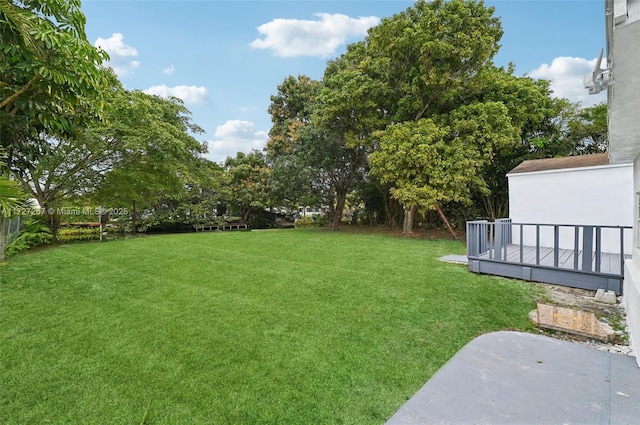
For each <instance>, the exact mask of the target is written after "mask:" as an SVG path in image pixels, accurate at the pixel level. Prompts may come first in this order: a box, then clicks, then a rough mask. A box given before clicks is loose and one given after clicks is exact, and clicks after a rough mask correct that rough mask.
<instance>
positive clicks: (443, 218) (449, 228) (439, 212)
mask: <svg viewBox="0 0 640 425" xmlns="http://www.w3.org/2000/svg"><path fill="white" fill-rule="evenodd" d="M436 211H437V212H438V215H439V216H440V218H441V219H442V222H443V223H444V225H445V227H446V228H447V230H448V231H449V233H451V236H453V239H455V240H458V236H456V233H455V232H454V231H453V229H452V228H451V225H450V224H449V220H447V216H445V215H444V213H443V212H442V210H441V209H440V205H436Z"/></svg>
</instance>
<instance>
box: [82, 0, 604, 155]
mask: <svg viewBox="0 0 640 425" xmlns="http://www.w3.org/2000/svg"><path fill="white" fill-rule="evenodd" d="M413 3H414V2H412V1H397V0H342V1H333V0H313V1H312V0H297V1H272V0H262V1H258V0H254V1H249V0H247V1H243V0H235V1H231V0H227V1H223V0H201V1H159V0H155V1H151V0H140V1H135V0H133V1H132V0H120V1H109V0H84V1H83V5H82V10H83V11H84V13H85V15H86V16H87V27H86V29H87V37H88V38H89V40H90V41H91V42H92V43H94V44H95V45H100V46H101V47H102V48H104V49H105V50H107V51H108V52H109V54H110V55H111V62H110V64H109V65H110V66H111V67H113V68H114V70H116V73H117V74H118V75H119V77H120V80H121V81H122V83H123V84H124V86H125V87H126V88H127V89H140V90H144V91H146V92H148V93H153V94H157V95H160V96H169V95H173V96H177V97H180V98H182V99H183V100H184V102H185V104H186V106H187V107H188V108H189V109H190V110H191V111H192V113H193V118H194V121H195V122H196V123H197V124H198V125H200V126H201V127H202V128H204V130H205V134H202V135H199V136H198V138H199V139H200V140H202V141H206V142H207V143H208V145H209V153H208V154H207V155H206V157H207V158H209V159H211V160H213V161H216V162H222V161H224V160H225V158H226V157H227V156H235V154H236V153H237V152H239V151H242V152H249V151H250V150H251V149H262V147H264V145H265V143H266V140H267V133H268V131H269V128H270V127H271V121H270V116H269V114H268V113H267V108H268V107H269V104H270V96H271V95H273V94H275V93H276V92H277V87H278V85H279V84H280V83H282V81H283V80H284V79H285V78H286V77H287V76H289V75H293V76H298V75H301V74H304V75H308V76H309V77H311V78H314V79H321V78H322V74H323V72H324V69H325V67H326V63H327V61H328V60H330V59H332V58H335V57H337V56H339V55H340V54H341V53H343V52H344V50H345V45H346V44H348V43H351V42H354V41H358V40H361V39H362V38H364V36H365V35H366V31H367V29H368V28H369V27H371V26H373V25H376V24H377V23H378V22H379V20H380V19H381V18H384V17H388V16H391V15H393V14H395V13H398V12H400V11H402V10H404V9H406V8H407V7H410V6H411V5H413ZM485 4H487V5H492V6H495V9H496V11H495V15H496V16H499V17H501V20H502V26H503V29H504V35H503V37H502V41H501V45H502V48H501V49H500V52H499V53H498V55H497V56H496V57H495V58H494V62H495V63H496V64H497V65H504V66H506V65H507V64H508V63H510V62H513V63H514V64H515V65H516V73H517V74H518V75H523V74H528V75H531V76H532V77H535V78H546V79H551V80H552V82H553V83H552V84H553V85H552V87H553V89H554V91H555V93H556V94H557V95H558V96H560V97H567V98H569V99H571V100H572V101H581V102H582V104H583V105H584V106H590V105H592V104H595V103H598V102H602V101H604V100H605V98H604V93H602V94H600V95H597V96H588V95H587V91H586V90H585V89H583V88H582V75H583V74H586V73H588V72H590V71H591V70H592V68H593V64H594V63H595V58H596V56H597V54H598V52H599V50H600V48H601V47H604V43H605V33H604V0H582V1H569V0H555V1H544V0H492V1H486V2H485Z"/></svg>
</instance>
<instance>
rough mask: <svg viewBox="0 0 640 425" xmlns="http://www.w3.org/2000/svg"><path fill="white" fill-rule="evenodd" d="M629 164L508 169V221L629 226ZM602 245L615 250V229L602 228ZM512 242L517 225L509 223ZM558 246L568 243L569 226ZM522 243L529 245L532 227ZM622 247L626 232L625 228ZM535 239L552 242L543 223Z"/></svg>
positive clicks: (532, 242) (516, 235) (570, 243)
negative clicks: (529, 170) (539, 233)
mask: <svg viewBox="0 0 640 425" xmlns="http://www.w3.org/2000/svg"><path fill="white" fill-rule="evenodd" d="M632 169H633V167H632V164H619V165H608V166H598V167H584V168H571V169H561V170H550V171H536V172H528V173H516V174H509V175H508V178H509V217H510V218H511V219H512V221H513V222H514V223H541V224H586V225H608V226H632V225H633V211H634V197H633V195H632V194H633V170H632ZM602 232H603V233H602V238H603V240H602V251H603V252H614V253H615V252H618V251H619V250H620V248H619V247H620V242H619V231H618V230H613V229H611V230H607V229H603V231H602ZM513 233H514V242H518V241H519V229H517V228H514V229H513ZM560 236H561V238H560V247H561V248H566V249H573V246H574V237H573V230H572V229H563V230H562V232H561V235H560ZM523 239H524V243H525V244H526V245H535V228H533V227H528V228H525V232H524V238H523ZM625 239H626V241H625V242H626V243H625V251H626V252H628V253H631V245H632V235H631V232H630V231H627V232H625ZM541 245H542V246H547V247H552V246H553V229H552V228H543V230H542V231H541Z"/></svg>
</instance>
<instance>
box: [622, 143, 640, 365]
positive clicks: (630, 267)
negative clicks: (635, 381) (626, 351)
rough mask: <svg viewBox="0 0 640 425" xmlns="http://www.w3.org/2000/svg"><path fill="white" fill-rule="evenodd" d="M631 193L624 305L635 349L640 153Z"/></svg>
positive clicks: (639, 333) (639, 342) (639, 309)
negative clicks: (630, 240) (630, 235)
mask: <svg viewBox="0 0 640 425" xmlns="http://www.w3.org/2000/svg"><path fill="white" fill-rule="evenodd" d="M633 170H634V172H633V193H634V194H635V200H634V208H633V222H634V226H633V233H634V234H633V252H632V256H631V259H630V260H627V261H626V262H625V267H624V283H623V287H622V288H623V289H622V290H623V294H624V305H625V309H626V310H627V323H628V325H629V335H630V337H631V345H632V346H633V347H634V349H635V350H636V351H638V349H639V348H640V242H639V237H640V229H639V226H638V220H640V216H639V213H640V211H639V210H640V195H639V194H638V193H640V155H639V156H638V157H636V160H635V161H634V164H633ZM636 360H637V361H638V365H640V358H639V357H638V353H636Z"/></svg>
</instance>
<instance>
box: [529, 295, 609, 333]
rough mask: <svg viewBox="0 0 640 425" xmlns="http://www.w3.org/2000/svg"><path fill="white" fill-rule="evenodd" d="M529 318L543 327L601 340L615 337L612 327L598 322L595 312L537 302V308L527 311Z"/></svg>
mask: <svg viewBox="0 0 640 425" xmlns="http://www.w3.org/2000/svg"><path fill="white" fill-rule="evenodd" d="M529 319H531V321H532V322H533V323H535V324H536V325H538V326H539V327H541V328H544V329H552V330H556V331H560V332H565V333H568V334H572V335H578V336H581V337H584V338H592V339H597V340H599V341H603V342H611V341H613V339H614V337H615V333H614V331H613V329H612V328H611V327H610V326H609V325H607V324H606V323H602V322H600V321H599V320H598V319H597V317H596V316H595V314H593V313H592V312H589V311H581V310H574V309H572V308H566V307H558V306H555V305H549V304H541V303H538V305H537V308H536V309H535V310H532V311H531V313H529Z"/></svg>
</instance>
